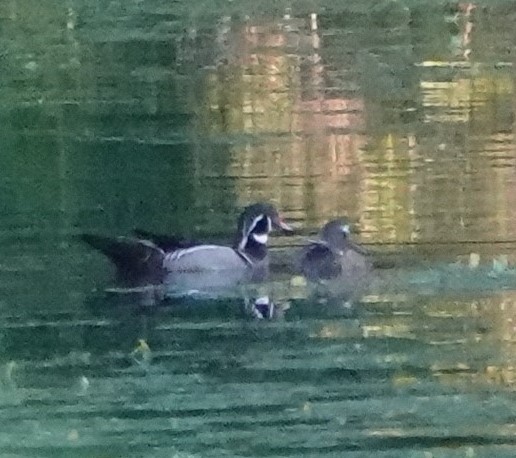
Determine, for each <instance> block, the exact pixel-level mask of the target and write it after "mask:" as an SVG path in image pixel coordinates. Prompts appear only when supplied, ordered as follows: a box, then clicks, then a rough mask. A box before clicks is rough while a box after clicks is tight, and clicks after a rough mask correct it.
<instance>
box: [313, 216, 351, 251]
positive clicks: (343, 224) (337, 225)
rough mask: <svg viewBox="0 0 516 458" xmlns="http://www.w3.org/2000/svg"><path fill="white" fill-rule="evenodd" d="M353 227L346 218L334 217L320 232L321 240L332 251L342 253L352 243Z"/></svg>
mask: <svg viewBox="0 0 516 458" xmlns="http://www.w3.org/2000/svg"><path fill="white" fill-rule="evenodd" d="M350 234H351V228H350V224H349V222H348V221H347V220H346V219H344V218H339V219H334V220H332V221H329V222H328V223H326V224H325V226H324V227H323V228H322V230H321V233H320V238H321V241H322V242H323V243H324V244H325V245H327V246H328V247H329V248H330V249H331V250H332V251H335V252H337V253H339V254H342V253H343V252H344V250H345V249H346V247H347V246H348V245H349V243H350V239H349V237H350Z"/></svg>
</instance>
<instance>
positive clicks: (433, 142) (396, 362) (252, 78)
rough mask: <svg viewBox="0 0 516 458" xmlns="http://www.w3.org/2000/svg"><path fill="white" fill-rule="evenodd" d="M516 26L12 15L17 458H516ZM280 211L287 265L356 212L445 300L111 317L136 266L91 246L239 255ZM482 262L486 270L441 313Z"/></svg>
mask: <svg viewBox="0 0 516 458" xmlns="http://www.w3.org/2000/svg"><path fill="white" fill-rule="evenodd" d="M515 20H516V5H515V4H514V2H511V1H498V2H484V3H482V2H479V3H473V2H462V3H461V2H450V1H448V2H443V1H424V0H419V1H416V0H406V1H402V0H368V1H363V0H361V1H358V0H356V1H346V2H344V1H317V0H314V1H300V2H287V1H275V2H268V1H266V2H247V1H245V0H242V1H238V2H236V1H234V2H232V1H213V2H211V1H210V2H208V1H198V2H188V1H185V0H177V1H167V2H165V1H163V0H145V1H142V0H128V1H104V2H91V1H87V0H48V1H45V2H40V1H39V0H38V1H36V0H4V1H3V2H2V3H1V4H0V65H1V72H0V101H1V104H0V121H1V129H0V215H1V217H0V317H1V320H0V344H1V345H0V364H2V366H1V367H2V371H3V372H2V373H3V379H2V380H3V383H2V384H0V388H2V390H0V410H3V413H2V414H1V415H0V418H3V419H4V420H0V425H1V427H0V431H1V432H0V453H1V454H2V456H10V457H11V456H13V457H14V456H16V457H18V456H20V457H21V456H53V457H54V456H71V455H70V454H72V453H73V456H85V457H90V456H91V457H94V456H95V457H97V456H142V455H144V454H148V456H167V457H168V456H178V457H183V456H184V457H186V456H217V457H219V456H223V455H227V456H343V455H342V454H343V453H350V456H371V453H372V452H371V451H372V450H374V451H375V452H374V453H375V456H393V457H394V456H396V457H397V456H400V453H402V454H403V456H409V455H408V454H407V453H409V452H408V451H407V450H410V453H413V455H410V456H418V457H419V456H503V455H504V453H505V454H506V456H514V452H513V449H512V444H513V443H514V439H513V432H514V427H515V426H514V418H516V416H515V415H516V409H514V408H513V407H512V405H513V403H508V402H507V401H508V400H507V397H509V398H510V400H511V401H512V397H513V394H512V393H513V386H514V385H513V379H514V374H513V364H514V363H515V361H514V351H513V348H512V346H513V342H514V327H513V324H512V323H513V322H512V317H513V314H512V311H514V310H515V299H516V296H515V295H514V293H513V291H511V289H512V287H510V288H509V286H510V285H509V286H508V284H507V282H506V281H505V280H506V278H505V277H504V278H503V279H502V280H503V281H501V282H500V283H499V284H498V283H497V284H496V288H492V289H494V290H491V291H490V292H489V293H488V294H483V295H482V296H476V295H473V296H472V295H471V294H468V291H470V290H475V291H476V290H477V289H481V288H479V284H482V282H483V280H488V281H490V280H489V279H491V280H492V279H493V278H494V279H495V280H496V278H498V277H497V275H498V273H500V271H501V270H504V269H505V259H507V260H508V262H509V266H510V265H512V262H513V260H514V252H515V251H514V248H515V247H516V244H515V241H516V205H515V204H516V168H515V165H516V149H515V148H516V146H515V138H514V129H515V117H514V109H515V106H516V104H515V96H514V81H515V72H514V52H515V47H514V43H515V42H516V41H515V38H516V37H515V34H516V32H515V30H516V29H515V28H514V21H515ZM258 200H267V201H271V202H274V203H275V204H276V205H277V206H278V208H280V209H281V210H282V212H283V213H284V216H285V218H286V219H287V220H288V221H292V222H293V223H294V226H295V227H296V228H298V234H299V235H298V236H297V237H293V238H288V239H287V238H283V237H275V239H274V244H275V245H276V247H277V248H279V249H283V250H286V251H289V250H292V249H293V248H292V246H298V245H300V244H302V243H303V239H304V236H306V235H308V234H313V233H314V232H315V231H317V229H318V228H319V227H320V226H321V225H322V224H323V223H324V222H325V221H327V220H328V219H330V218H332V217H336V216H340V215H347V216H349V217H350V218H351V219H352V220H353V221H354V222H355V223H356V227H357V229H358V230H359V234H357V236H356V238H357V240H359V241H361V242H362V243H364V244H366V246H368V247H370V248H372V249H374V250H377V251H379V252H388V253H390V254H393V256H394V257H396V256H397V255H398V254H399V253H406V252H407V250H409V251H410V252H411V255H412V256H413V260H412V263H414V262H415V265H414V264H411V265H410V266H409V267H405V265H404V264H403V263H400V265H401V266H402V267H400V270H396V271H395V272H394V274H393V275H394V276H393V278H402V277H403V276H404V275H405V274H409V273H411V274H414V272H415V273H416V277H417V278H418V279H421V284H422V285H423V290H422V289H421V288H420V287H419V286H418V288H415V291H412V292H410V291H409V292H406V291H404V292H403V294H397V295H392V294H387V293H385V294H382V291H375V294H371V295H369V296H368V297H366V298H365V299H364V304H363V308H362V309H361V310H365V315H361V314H360V313H361V312H358V313H357V314H355V315H352V317H351V318H349V317H345V318H342V317H339V318H327V317H324V316H320V315H319V314H318V311H317V310H318V308H317V305H315V304H314V307H313V308H312V307H310V304H308V305H307V304H305V308H306V309H308V310H310V311H309V313H308V316H306V315H304V314H303V313H302V312H299V311H296V309H295V307H294V305H295V304H293V305H292V307H291V311H290V312H291V317H292V318H291V319H290V321H289V320H287V321H286V322H285V323H281V324H271V325H264V326H262V327H259V328H257V329H254V328H253V330H252V332H250V331H249V329H247V328H246V327H245V325H244V324H243V323H242V322H241V321H240V320H239V318H237V317H235V316H231V318H230V319H228V318H227V317H226V315H225V313H226V312H224V311H223V312H222V313H220V314H216V313H215V314H214V315H215V316H212V315H210V316H203V315H202V314H201V315H196V314H194V316H192V315H188V314H186V315H185V316H176V315H175V314H174V311H173V310H170V309H169V310H166V311H161V312H159V314H158V316H151V317H150V318H149V317H146V316H141V315H139V314H138V313H134V312H133V311H131V313H124V312H121V313H116V314H111V309H110V308H109V307H108V306H107V304H104V305H106V307H105V308H103V307H102V304H101V307H100V310H103V311H105V313H103V312H101V313H100V314H99V312H98V310H97V309H95V311H92V309H91V307H89V305H88V304H89V301H90V300H91V296H92V292H91V290H92V288H94V287H95V286H97V285H98V284H99V283H102V282H104V283H107V282H109V278H110V273H111V269H110V267H109V265H108V263H107V262H106V261H105V260H104V259H102V257H101V256H99V255H97V254H95V253H92V252H91V251H90V250H88V249H87V248H86V247H84V246H82V245H80V244H78V243H76V242H75V241H74V240H73V236H74V235H75V234H77V233H79V232H83V231H91V232H96V233H101V234H110V235H115V234H116V235H118V234H125V233H128V232H129V231H130V230H131V229H133V228H134V227H141V228H146V229H149V230H154V231H159V232H164V233H180V234H184V235H187V236H188V235H190V236H197V237H199V236H203V235H210V234H225V235H227V236H229V237H231V234H232V232H233V230H234V226H235V220H236V217H237V215H238V213H239V211H240V209H241V208H242V207H243V206H244V205H246V204H248V203H251V202H255V201H258ZM472 252H474V253H480V255H481V257H480V263H481V268H484V267H485V269H486V270H485V271H483V270H481V271H479V273H478V275H476V274H475V275H474V276H473V277H472V278H470V277H469V276H467V275H465V276H462V275H461V274H457V277H452V283H453V282H454V281H455V282H456V283H455V284H456V286H457V288H456V289H457V291H455V292H454V291H453V290H454V287H453V284H452V286H451V287H450V285H446V294H442V292H441V291H440V289H439V288H440V287H441V286H442V281H443V280H442V279H443V278H448V277H449V272H448V270H447V269H448V268H449V263H452V262H455V261H457V260H459V261H462V262H463V263H464V265H465V266H466V267H465V268H467V262H468V257H469V255H470V253H472ZM457 256H458V257H457ZM500 256H501V258H500ZM493 258H496V259H502V260H501V261H497V262H498V263H497V262H495V265H494V267H491V266H492V264H491V263H492V260H493ZM414 259H415V261H414ZM428 262H430V270H426V269H427V266H428V265H427V264H425V263H428ZM423 265H424V266H425V268H423V267H422V266H423ZM432 275H434V276H435V275H437V277H438V280H437V281H436V282H434V280H433V279H434V278H435V277H433V276H432ZM468 275H469V274H468ZM495 277H496V278H495ZM510 278H512V277H511V273H509V279H510ZM395 281H397V280H395ZM399 281H400V282H402V281H404V280H399ZM416 283H417V282H416ZM509 283H510V282H509ZM418 285H419V283H418ZM427 285H429V286H428V287H427ZM450 289H451V292H450ZM506 290H508V291H506ZM286 295H287V297H288V296H289V292H287V293H286ZM297 310H303V308H298V309H297ZM138 338H145V339H146V341H148V343H149V345H150V347H151V349H152V351H153V354H154V355H157V357H155V358H154V359H153V361H156V358H157V361H158V364H157V365H156V364H155V363H153V364H152V366H150V367H146V368H145V370H142V369H141V367H140V365H138V364H136V366H135V363H134V361H133V358H132V357H131V356H130V352H131V350H132V349H133V347H134V345H135V342H136V340H137V339H138ZM289 361H290V363H288V362H289ZM289 364H290V365H289ZM149 371H150V375H149ZM152 371H154V372H152ZM85 380H86V381H87V383H86V382H85ZM400 390H401V391H400ZM405 390H406V391H405ZM479 392H480V393H481V395H480V396H479V397H478V393H479ZM407 399H408V400H407ZM454 403H456V404H454ZM249 409H251V412H249ZM407 412H408V413H407ZM2 423H4V424H2ZM486 424H490V425H492V430H490V429H489V428H486ZM139 434H141V436H140V435H139ZM450 436H451V438H450ZM148 444H151V445H152V447H154V448H152V449H149V446H148ZM129 445H130V446H129ZM449 447H452V448H449ZM400 450H403V451H402V452H401V451H400ZM406 451H407V452H406ZM362 452H363V453H364V454H363V455H361V454H360V453H362ZM423 453H427V454H429V455H423ZM434 453H435V454H434ZM482 453H484V454H485V455H482ZM131 454H133V455H131ZM197 454H198V455H197ZM334 454H336V455H334Z"/></svg>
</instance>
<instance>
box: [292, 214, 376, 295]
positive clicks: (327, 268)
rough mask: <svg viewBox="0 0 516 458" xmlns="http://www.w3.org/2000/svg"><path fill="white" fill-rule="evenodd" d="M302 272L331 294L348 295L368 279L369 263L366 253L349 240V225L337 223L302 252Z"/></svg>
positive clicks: (342, 221)
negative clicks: (324, 286)
mask: <svg viewBox="0 0 516 458" xmlns="http://www.w3.org/2000/svg"><path fill="white" fill-rule="evenodd" d="M301 271H302V273H303V275H304V276H305V277H306V278H307V279H308V280H310V281H312V282H318V283H325V284H328V285H330V289H331V291H332V292H334V293H351V292H352V291H353V290H354V289H355V287H358V286H359V285H361V284H362V282H363V281H364V280H365V279H366V278H367V276H368V274H369V273H370V271H371V262H370V260H369V259H368V257H367V251H366V250H365V249H364V248H362V247H360V246H359V245H357V244H355V243H353V242H352V241H351V240H350V225H349V223H348V222H347V221H346V220H345V219H336V220H333V221H330V222H328V223H327V224H326V225H325V226H324V227H323V228H322V230H321V232H320V235H319V239H318V240H312V241H311V243H310V244H309V245H308V246H307V247H306V248H305V249H304V250H303V254H302V257H301Z"/></svg>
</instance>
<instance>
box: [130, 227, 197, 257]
mask: <svg viewBox="0 0 516 458" xmlns="http://www.w3.org/2000/svg"><path fill="white" fill-rule="evenodd" d="M133 234H134V235H136V236H137V237H138V238H141V239H145V240H150V241H151V242H153V243H154V244H155V245H156V246H158V247H159V248H161V249H162V250H163V251H165V252H167V253H169V252H171V251H176V250H179V249H181V248H190V247H193V246H195V245H198V244H199V243H198V242H196V241H194V240H188V239H183V238H181V237H176V236H175V235H163V234H155V233H153V232H149V231H145V230H142V229H135V230H133Z"/></svg>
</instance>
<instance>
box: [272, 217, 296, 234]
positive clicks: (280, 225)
mask: <svg viewBox="0 0 516 458" xmlns="http://www.w3.org/2000/svg"><path fill="white" fill-rule="evenodd" d="M272 222H273V224H274V226H276V227H277V228H278V229H281V230H282V231H284V232H294V229H292V227H291V226H289V225H288V224H287V223H286V222H285V221H283V219H281V218H280V217H279V216H278V217H277V218H274V220H273V221H272Z"/></svg>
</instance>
